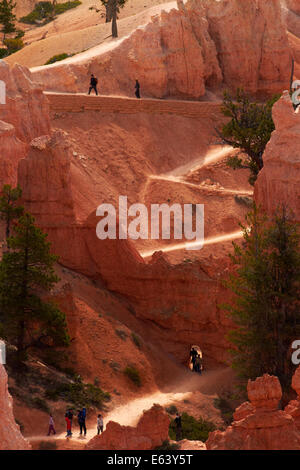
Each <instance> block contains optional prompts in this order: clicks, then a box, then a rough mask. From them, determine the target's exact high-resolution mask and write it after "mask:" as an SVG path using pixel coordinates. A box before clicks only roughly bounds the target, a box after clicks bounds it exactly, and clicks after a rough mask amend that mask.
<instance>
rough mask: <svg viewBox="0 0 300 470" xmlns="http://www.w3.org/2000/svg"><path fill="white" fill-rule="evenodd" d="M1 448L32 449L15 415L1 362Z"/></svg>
mask: <svg viewBox="0 0 300 470" xmlns="http://www.w3.org/2000/svg"><path fill="white" fill-rule="evenodd" d="M0 409H1V420H0V450H30V449H31V446H30V444H29V443H28V442H27V441H26V439H24V437H23V436H22V434H21V432H20V429H19V426H18V425H17V424H16V422H15V418H14V415H13V404H12V398H11V396H10V394H9V392H8V388H7V374H6V371H5V369H4V367H3V366H2V365H1V364H0Z"/></svg>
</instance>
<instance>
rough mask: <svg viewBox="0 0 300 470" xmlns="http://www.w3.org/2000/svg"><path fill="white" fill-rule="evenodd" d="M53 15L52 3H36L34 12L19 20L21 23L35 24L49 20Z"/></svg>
mask: <svg viewBox="0 0 300 470" xmlns="http://www.w3.org/2000/svg"><path fill="white" fill-rule="evenodd" d="M53 14H54V9H53V5H52V2H38V3H37V4H36V5H35V7H34V10H33V11H32V12H31V13H29V14H28V15H26V16H23V17H22V18H20V21H21V22H22V23H27V24H36V23H38V22H39V21H42V20H44V19H47V18H49V16H51V15H53Z"/></svg>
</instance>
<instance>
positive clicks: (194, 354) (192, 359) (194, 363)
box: [190, 348, 197, 371]
mask: <svg viewBox="0 0 300 470" xmlns="http://www.w3.org/2000/svg"><path fill="white" fill-rule="evenodd" d="M196 357H197V351H196V349H195V348H192V349H191V351H190V358H191V361H192V364H193V371H196Z"/></svg>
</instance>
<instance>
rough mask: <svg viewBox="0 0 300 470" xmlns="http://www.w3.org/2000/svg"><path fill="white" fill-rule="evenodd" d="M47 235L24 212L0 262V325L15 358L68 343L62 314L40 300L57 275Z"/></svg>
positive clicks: (53, 283) (49, 288)
mask: <svg viewBox="0 0 300 470" xmlns="http://www.w3.org/2000/svg"><path fill="white" fill-rule="evenodd" d="M46 238H47V235H46V234H44V233H43V232H42V231H41V230H40V229H39V228H38V227H36V226H35V225H34V218H33V217H32V216H31V215H30V214H28V213H25V214H24V215H23V216H22V217H21V218H20V219H19V221H18V225H17V226H16V227H15V235H14V236H12V237H10V239H9V244H10V248H11V251H10V252H7V253H5V254H4V255H3V258H2V261H1V263H0V325H1V333H2V336H3V337H4V339H6V340H7V341H8V342H10V343H11V344H13V345H15V346H16V348H17V353H18V360H19V362H21V361H22V360H23V359H24V357H26V351H27V350H28V349H29V348H33V347H34V348H46V347H51V346H67V345H68V344H69V337H68V333H67V329H66V319H65V315H64V314H63V313H62V312H61V311H60V310H59V308H58V307H57V306H56V305H55V304H54V303H51V302H46V301H44V300H42V295H44V294H46V293H47V292H49V291H50V290H51V289H52V287H53V286H54V285H55V283H57V282H58V280H59V279H58V277H57V276H56V275H55V272H54V268H53V264H54V263H55V262H56V261H57V257H56V256H55V255H52V254H51V253H50V243H49V242H47V241H46Z"/></svg>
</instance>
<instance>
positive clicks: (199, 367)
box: [194, 354, 202, 374]
mask: <svg viewBox="0 0 300 470" xmlns="http://www.w3.org/2000/svg"><path fill="white" fill-rule="evenodd" d="M194 367H195V371H196V372H198V373H199V374H201V371H202V360H201V357H200V354H197V356H196V359H195V366H194Z"/></svg>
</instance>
